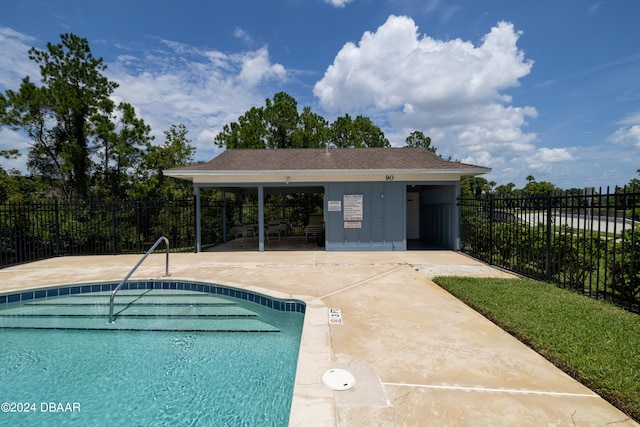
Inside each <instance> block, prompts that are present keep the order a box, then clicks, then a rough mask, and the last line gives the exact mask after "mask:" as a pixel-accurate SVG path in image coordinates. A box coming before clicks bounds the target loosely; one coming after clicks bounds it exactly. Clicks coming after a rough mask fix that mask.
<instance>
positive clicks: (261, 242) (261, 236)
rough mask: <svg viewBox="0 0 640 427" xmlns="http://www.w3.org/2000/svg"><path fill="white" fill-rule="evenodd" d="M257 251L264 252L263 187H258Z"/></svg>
mask: <svg viewBox="0 0 640 427" xmlns="http://www.w3.org/2000/svg"><path fill="white" fill-rule="evenodd" d="M258 251H260V252H264V187H263V186H262V185H259V186H258Z"/></svg>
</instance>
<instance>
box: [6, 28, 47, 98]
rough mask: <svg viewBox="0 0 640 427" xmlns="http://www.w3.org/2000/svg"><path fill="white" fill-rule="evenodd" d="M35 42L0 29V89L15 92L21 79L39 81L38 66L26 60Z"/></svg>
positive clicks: (29, 38)
mask: <svg viewBox="0 0 640 427" xmlns="http://www.w3.org/2000/svg"><path fill="white" fill-rule="evenodd" d="M34 42H35V39H34V38H33V37H29V36H26V35H24V34H21V33H18V32H17V31H14V30H12V29H11V28H6V27H0V46H2V55H0V89H1V88H3V87H4V88H6V89H12V90H17V89H18V87H19V86H20V82H21V81H22V78H23V77H25V76H30V77H31V80H32V81H34V82H37V81H39V79H40V70H39V69H38V65H37V64H36V63H35V62H33V61H30V60H29V59H28V53H27V52H28V51H29V49H31V47H32V46H33V44H34Z"/></svg>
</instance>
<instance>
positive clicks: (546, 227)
mask: <svg viewBox="0 0 640 427" xmlns="http://www.w3.org/2000/svg"><path fill="white" fill-rule="evenodd" d="M638 190H640V189H628V188H625V189H616V191H614V192H611V191H610V190H609V188H607V190H606V192H604V193H603V192H602V189H600V191H599V192H595V191H593V193H592V194H588V193H589V192H587V194H584V192H583V194H568V193H563V194H551V193H549V194H547V195H544V196H527V195H523V196H520V197H495V196H488V197H482V198H462V199H460V200H459V204H460V213H461V250H462V251H463V252H465V253H467V254H469V255H471V256H473V257H475V258H478V259H480V260H482V261H485V262H487V263H489V264H492V265H496V266H499V267H502V268H504V269H507V270H510V271H513V272H515V273H518V274H521V275H523V276H527V277H531V278H534V279H540V280H545V281H549V282H554V283H557V284H558V285H560V286H562V287H566V288H570V289H574V290H576V291H579V292H583V293H585V294H588V295H591V296H594V297H596V298H604V299H607V300H612V301H615V302H616V303H618V304H621V305H623V306H625V307H627V308H629V309H631V310H633V311H640V271H639V270H638V268H639V266H640V222H638V221H640V192H639V191H638Z"/></svg>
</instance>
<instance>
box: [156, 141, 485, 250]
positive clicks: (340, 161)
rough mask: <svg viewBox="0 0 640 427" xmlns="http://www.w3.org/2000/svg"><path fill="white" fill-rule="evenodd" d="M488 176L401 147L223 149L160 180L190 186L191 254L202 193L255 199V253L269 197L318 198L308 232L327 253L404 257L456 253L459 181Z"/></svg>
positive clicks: (478, 169)
mask: <svg viewBox="0 0 640 427" xmlns="http://www.w3.org/2000/svg"><path fill="white" fill-rule="evenodd" d="M490 171H491V169H490V168H486V167H481V166H475V165H470V164H464V163H460V162H452V161H448V160H445V159H443V158H441V157H439V156H437V155H436V154H434V153H432V152H431V151H429V150H426V149H424V148H409V147H405V148H330V149H324V148H320V149H304V148H301V149H228V150H226V151H224V152H222V153H221V154H220V155H218V156H217V157H215V158H213V159H212V160H210V161H209V162H206V163H201V164H196V165H191V166H185V167H178V168H173V169H169V170H165V171H164V174H165V175H166V176H170V177H174V178H178V179H186V180H190V181H192V182H193V188H194V194H195V197H196V251H198V252H199V251H200V249H201V245H200V241H201V239H200V236H201V227H200V224H201V211H200V207H199V206H200V204H199V199H200V191H201V190H202V189H216V190H218V191H221V192H223V194H224V193H227V192H231V193H236V194H241V195H242V194H257V196H258V221H257V224H256V228H257V230H256V236H257V237H258V249H259V250H260V251H264V243H265V238H266V231H267V226H268V224H267V223H266V222H265V218H264V198H265V194H270V193H279V194H292V193H314V194H322V195H323V200H324V201H323V215H322V218H321V223H320V224H321V227H322V229H321V230H322V231H319V230H315V231H316V232H317V233H316V234H317V235H319V237H320V239H322V240H323V242H322V243H323V245H324V247H325V248H326V250H327V251H405V250H408V249H412V248H419V249H424V248H426V247H437V248H440V249H452V250H459V248H460V230H459V225H458V222H459V209H458V206H457V198H458V197H459V195H460V178H462V177H465V176H475V175H480V174H485V173H488V172H490Z"/></svg>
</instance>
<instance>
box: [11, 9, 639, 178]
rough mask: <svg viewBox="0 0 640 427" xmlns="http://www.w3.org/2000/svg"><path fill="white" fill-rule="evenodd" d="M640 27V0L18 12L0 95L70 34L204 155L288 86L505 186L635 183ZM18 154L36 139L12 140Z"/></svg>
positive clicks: (149, 113) (159, 125)
mask: <svg viewBox="0 0 640 427" xmlns="http://www.w3.org/2000/svg"><path fill="white" fill-rule="evenodd" d="M639 16H640V2H638V1H637V0H608V1H589V0H539V1H537V2H525V1H513V0H492V1H483V0H458V1H455V0H454V1H450V0H447V1H445V0H426V1H425V0H269V1H265V0H234V1H229V2H221V1H190V0H183V1H180V2H166V1H161V0H153V1H149V0H129V1H122V0H111V1H110V2H104V1H100V2H98V1H93V0H77V1H75V0H74V1H71V0H58V1H47V0H21V1H16V2H7V4H4V5H3V11H2V13H1V14H0V51H2V53H3V54H2V55H0V90H1V91H2V92H4V91H5V90H7V89H17V88H18V87H19V84H20V80H21V79H22V77H24V76H26V75H30V76H32V77H33V78H34V79H36V80H37V77H38V76H39V73H38V70H37V69H36V67H35V66H34V64H33V63H31V62H30V61H29V60H28V58H27V53H26V52H27V50H28V49H29V48H30V47H32V46H35V47H37V48H40V49H44V48H45V46H46V43H47V42H53V43H58V42H59V41H60V38H59V36H60V34H61V33H67V32H70V33H74V34H77V35H78V36H81V37H85V38H87V39H88V40H89V43H90V46H91V50H92V53H93V54H94V56H96V57H102V58H103V59H104V60H105V62H106V64H107V66H108V70H107V71H106V74H107V76H108V77H109V78H110V79H111V80H114V81H116V82H118V83H119V84H120V87H119V88H118V90H117V91H116V92H115V94H114V96H115V98H116V100H122V101H126V102H129V103H131V104H132V105H133V106H134V107H135V108H136V111H137V113H138V115H140V116H141V117H143V118H144V119H145V121H146V122H147V123H148V124H150V125H151V126H152V128H153V132H154V134H155V135H156V142H158V143H161V142H162V141H163V139H162V138H163V131H164V130H167V129H169V127H170V126H171V125H172V124H179V123H184V124H185V125H186V126H187V128H188V129H189V138H190V139H191V141H192V144H193V145H194V146H195V147H196V148H197V154H196V157H197V160H209V159H210V158H212V157H213V156H215V155H216V154H218V152H219V151H218V149H217V148H216V147H215V145H214V143H213V138H214V137H215V135H216V134H217V133H218V132H219V131H220V130H221V129H222V126H224V125H225V124H227V123H230V122H232V121H235V120H236V119H237V118H238V117H239V116H240V115H242V114H244V112H245V111H247V110H248V109H250V108H251V107H252V106H263V105H264V101H265V99H266V98H272V97H273V95H274V94H275V93H277V92H279V91H285V92H287V93H289V94H290V95H291V96H293V97H294V98H295V99H296V100H297V101H298V105H299V108H300V109H302V108H303V107H305V106H310V107H311V108H312V110H313V111H314V112H316V113H319V114H321V115H323V116H324V117H325V118H327V119H328V120H330V121H332V120H334V119H335V118H336V117H337V116H342V115H344V114H345V113H348V114H350V115H351V116H352V117H355V116H356V115H358V114H362V115H365V116H368V117H370V118H371V119H372V120H373V121H374V123H376V124H377V125H378V126H380V127H381V128H382V129H383V131H384V132H385V134H386V136H387V138H388V139H389V140H390V141H391V143H392V145H397V146H403V145H404V140H405V138H406V137H407V135H408V134H409V133H410V132H412V131H413V130H420V131H422V132H424V133H425V134H426V135H429V136H430V137H431V138H432V144H433V145H434V146H436V147H437V148H438V153H439V154H441V155H443V156H444V157H447V158H448V157H449V156H451V157H452V158H453V159H456V160H461V161H463V162H467V163H472V164H477V165H481V166H488V167H491V168H493V171H492V173H491V174H489V175H485V178H487V179H488V180H490V181H495V182H497V184H498V185H499V184H506V183H509V182H513V183H515V184H516V186H517V187H518V188H521V187H522V186H524V184H525V183H526V177H527V176H529V175H532V176H534V177H535V179H536V180H537V181H550V182H552V183H553V184H555V185H557V186H559V187H562V188H573V187H577V188H581V187H586V186H596V187H601V186H602V187H606V186H615V185H624V184H626V183H628V182H629V180H630V179H631V178H636V177H638V175H637V173H636V170H637V169H639V168H640V79H639V77H638V76H640V43H639V42H640V26H638V25H637V18H638V17H639ZM8 148H21V149H22V150H23V151H25V152H26V149H27V148H28V141H27V140H25V139H24V137H23V136H21V135H20V134H19V133H15V132H12V131H10V130H9V129H6V128H2V129H0V149H8ZM25 157H26V156H22V158H20V159H19V160H16V161H10V160H3V159H0V162H1V164H2V165H3V167H5V168H6V169H9V168H13V167H15V168H19V169H24V162H25V160H26V159H25Z"/></svg>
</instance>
